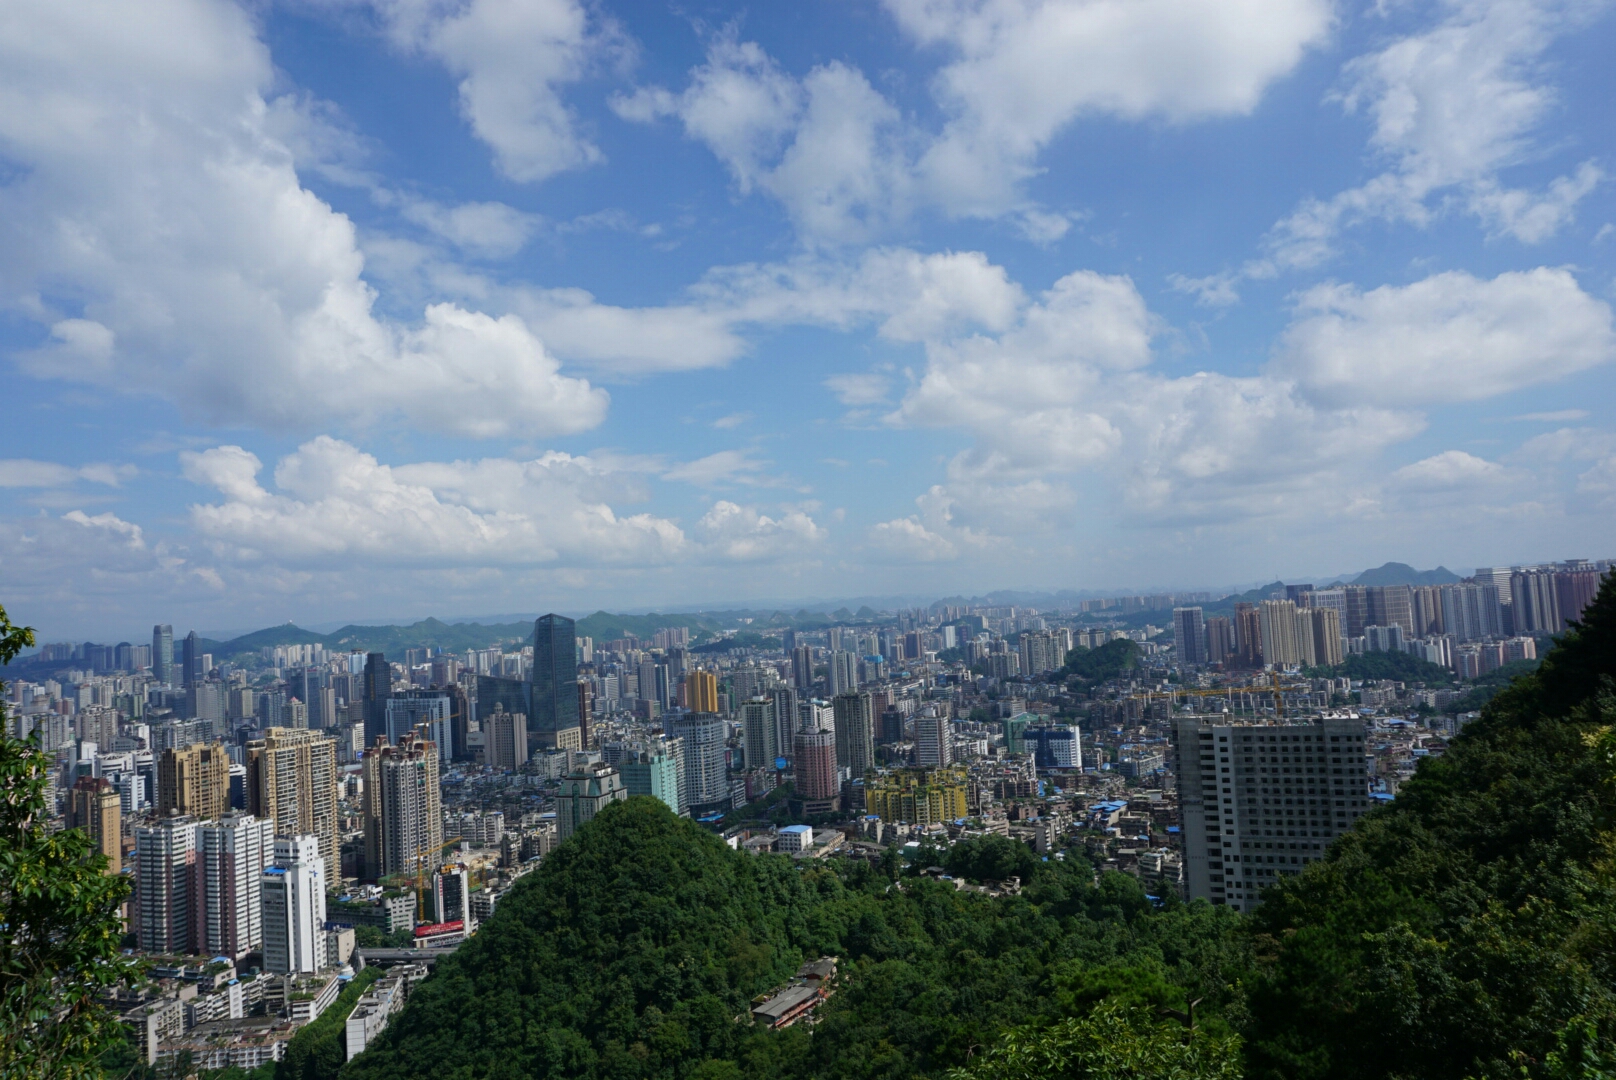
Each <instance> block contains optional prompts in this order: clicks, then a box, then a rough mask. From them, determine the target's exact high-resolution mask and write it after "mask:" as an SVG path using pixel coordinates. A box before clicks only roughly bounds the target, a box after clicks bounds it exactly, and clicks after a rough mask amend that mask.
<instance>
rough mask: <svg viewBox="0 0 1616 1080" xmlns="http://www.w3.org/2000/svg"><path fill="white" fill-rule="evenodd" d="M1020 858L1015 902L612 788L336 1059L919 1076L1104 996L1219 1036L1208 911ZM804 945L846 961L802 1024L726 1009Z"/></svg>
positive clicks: (1213, 930) (404, 1065)
mask: <svg viewBox="0 0 1616 1080" xmlns="http://www.w3.org/2000/svg"><path fill="white" fill-rule="evenodd" d="M991 843H996V844H1006V845H1008V844H1010V843H1011V842H1010V841H1007V840H994V841H992V842H991ZM979 854H982V857H983V859H984V862H983V865H985V866H987V865H994V862H995V860H994V859H993V858H992V856H991V853H979ZM1039 866H1040V869H1039V871H1038V872H1037V873H1036V875H1035V884H1034V885H1033V886H1032V887H1031V888H1030V889H1029V890H1028V891H1027V892H1026V893H1024V894H1023V895H1022V896H1021V897H1013V898H1004V899H990V898H988V897H986V896H983V895H981V894H974V893H968V892H958V891H956V890H955V888H954V886H953V884H952V883H951V882H935V881H929V880H920V879H917V878H905V879H903V883H902V886H901V887H895V886H894V883H893V881H892V879H891V877H889V876H886V875H884V874H882V873H880V872H878V871H875V870H872V869H871V868H870V867H868V866H867V865H865V864H860V863H847V864H842V865H841V866H840V867H835V866H828V865H825V864H810V865H807V866H804V865H802V864H799V863H794V862H792V861H791V860H789V859H787V858H785V857H783V856H764V857H756V856H751V855H745V854H740V853H737V852H734V851H731V850H729V849H728V848H726V847H725V846H724V845H723V844H722V843H720V842H719V841H718V840H717V839H716V838H715V837H713V836H712V835H710V834H708V833H704V832H703V831H701V830H700V829H699V828H698V827H697V826H695V825H693V824H692V823H691V822H689V821H685V820H680V819H678V818H675V817H674V816H673V815H672V814H671V813H669V812H668V811H667V810H666V809H665V808H664V807H663V806H662V804H660V803H658V802H655V801H652V800H649V799H631V800H629V801H628V802H626V803H620V804H616V805H614V806H612V807H610V808H609V809H608V810H607V811H606V812H604V813H603V814H602V815H601V816H600V817H599V818H597V819H596V820H595V821H594V822H593V823H592V824H591V825H590V826H589V827H587V828H586V829H584V830H583V831H582V832H581V833H580V834H579V835H578V836H577V837H575V838H574V839H573V840H571V841H569V842H568V843H567V844H564V845H563V846H562V847H561V848H560V849H558V850H557V851H556V852H555V853H554V854H553V855H552V856H551V857H550V858H549V860H548V861H547V862H546V863H545V865H544V866H543V867H542V868H541V869H540V870H539V871H538V872H537V873H535V874H533V875H531V876H529V877H528V878H525V879H523V881H521V882H520V883H518V885H517V886H516V888H515V889H514V890H513V892H512V893H511V895H510V896H509V897H508V898H507V899H506V901H505V902H504V903H502V904H501V906H500V908H499V910H498V912H497V913H496V915H495V917H494V918H493V919H492V920H491V921H490V922H489V924H488V925H487V926H486V927H484V928H483V930H482V931H480V932H479V933H478V934H477V936H476V937H475V938H473V939H472V940H471V941H470V942H468V943H467V944H466V945H465V946H463V947H462V948H461V950H460V952H459V953H458V954H457V955H456V956H455V957H453V958H452V959H446V960H444V961H441V962H440V963H439V966H438V971H437V973H436V974H435V975H434V976H433V977H432V978H431V979H430V980H428V981H427V982H426V983H425V984H423V985H422V987H421V989H420V991H419V992H418V993H417V994H416V995H415V996H414V997H413V998H412V999H411V1001H410V1003H409V1005H408V1007H407V1008H406V1010H405V1012H404V1013H403V1014H401V1016H400V1017H399V1018H398V1019H397V1020H395V1021H394V1023H393V1025H392V1026H391V1027H390V1028H389V1029H388V1031H387V1032H386V1033H385V1035H384V1036H383V1038H382V1039H381V1040H380V1042H379V1044H378V1045H376V1046H375V1047H374V1048H372V1049H371V1050H368V1051H366V1053H364V1054H363V1055H361V1056H360V1057H359V1058H357V1059H356V1060H355V1061H354V1062H352V1063H351V1064H350V1065H349V1066H348V1067H347V1068H346V1069H345V1070H344V1072H343V1077H344V1080H361V1078H363V1080H372V1078H374V1080H381V1078H404V1077H422V1078H426V1077H431V1078H434V1080H438V1078H457V1077H466V1078H470V1077H524V1078H527V1077H531V1078H534V1080H540V1078H556V1080H560V1078H562V1077H567V1078H576V1080H590V1078H607V1077H610V1078H614V1080H615V1078H625V1080H626V1078H641V1077H645V1078H653V1077H655V1078H661V1077H667V1078H683V1077H701V1078H706V1080H713V1078H735V1080H739V1078H742V1077H748V1078H750V1077H756V1078H758V1080H765V1078H767V1080H776V1078H782V1077H804V1078H806V1077H825V1078H827V1080H829V1078H843V1077H906V1076H917V1075H937V1074H940V1073H941V1072H942V1071H943V1070H944V1069H946V1068H947V1067H949V1066H954V1065H960V1064H964V1063H965V1062H966V1061H967V1060H968V1059H969V1058H970V1057H971V1056H972V1054H973V1053H980V1052H981V1051H982V1050H983V1049H984V1048H985V1047H987V1046H988V1045H990V1044H991V1043H993V1042H994V1040H995V1039H996V1038H997V1037H998V1036H999V1035H1000V1034H1001V1033H1002V1032H1003V1031H1005V1030H1007V1029H1008V1028H1010V1027H1013V1026H1017V1025H1026V1024H1029V1023H1037V1022H1039V1021H1041V1020H1045V1019H1049V1018H1052V1017H1056V1016H1061V1015H1070V1014H1072V1013H1073V1012H1074V1011H1085V1010H1087V1009H1088V1008H1089V1007H1090V1006H1091V1005H1092V1004H1093V1003H1095V1002H1097V1001H1101V1000H1105V999H1107V998H1114V999H1116V1001H1118V1002H1120V1003H1121V1004H1122V1005H1123V1006H1125V1007H1131V1008H1132V1009H1133V1012H1135V1013H1137V1014H1140V1015H1142V1016H1144V1017H1146V1018H1147V1019H1146V1022H1147V1023H1148V1024H1149V1025H1151V1026H1158V1025H1160V1024H1162V1023H1163V1022H1164V1021H1162V1020H1161V1018H1160V1017H1158V1016H1157V1015H1156V1014H1155V1013H1154V1012H1153V1011H1151V1010H1153V1009H1154V1007H1156V1006H1157V1005H1170V1006H1177V1007H1179V1008H1182V1007H1183V1005H1184V1004H1185V1002H1186V1000H1187V999H1188V998H1193V997H1202V998H1205V999H1206V1003H1205V1005H1203V1007H1202V1008H1203V1010H1204V1015H1208V1016H1211V1017H1212V1023H1213V1025H1214V1028H1215V1029H1216V1030H1221V1031H1224V1032H1226V1031H1227V1026H1226V1025H1222V1024H1221V1021H1219V1020H1218V1018H1217V1017H1218V1013H1219V1010H1220V1009H1221V1008H1222V1006H1223V1005H1224V1004H1225V1003H1226V1002H1227V1001H1228V1000H1229V999H1230V994H1231V987H1230V986H1229V984H1228V983H1227V981H1226V979H1227V973H1228V972H1231V971H1235V970H1238V969H1239V968H1240V967H1241V949H1242V947H1243V946H1242V945H1241V943H1240V941H1239V940H1238V938H1237V936H1236V935H1235V933H1234V928H1235V925H1236V919H1235V917H1234V916H1233V915H1232V914H1231V913H1229V912H1227V911H1216V910H1213V909H1212V908H1210V907H1207V906H1205V905H1201V906H1198V907H1196V908H1194V909H1190V908H1186V907H1184V906H1182V905H1176V904H1175V905H1172V906H1171V907H1170V908H1169V909H1168V910H1165V911H1157V910H1155V909H1154V907H1153V906H1152V904H1151V902H1150V901H1149V900H1147V899H1146V898H1145V896H1144V894H1143V892H1142V891H1141V890H1140V889H1139V887H1138V885H1137V884H1136V883H1135V882H1134V881H1133V880H1132V879H1131V878H1125V877H1121V876H1119V875H1110V876H1108V877H1107V879H1106V880H1105V881H1104V882H1103V883H1102V884H1101V886H1100V887H1098V888H1095V887H1093V886H1092V885H1091V883H1090V882H1091V880H1092V875H1091V873H1090V871H1089V870H1088V869H1087V867H1086V866H1085V867H1082V868H1081V869H1079V868H1077V867H1074V866H1066V865H1063V864H1058V863H1053V864H1039ZM967 869H968V868H967ZM822 954H830V955H836V956H839V957H841V958H842V972H843V975H844V978H845V980H846V982H845V986H844V987H843V989H842V990H841V991H840V992H839V993H837V994H836V995H835V996H834V997H833V998H832V999H831V1001H830V1002H829V1003H828V1004H827V1006H826V1007H825V1008H824V1009H823V1022H822V1023H820V1024H818V1025H815V1026H812V1027H809V1026H801V1025H799V1026H797V1027H794V1028H790V1029H788V1030H785V1031H781V1032H773V1033H770V1032H764V1031H761V1030H758V1029H755V1028H753V1027H752V1026H751V1024H750V1023H749V1022H741V1023H737V1021H736V1018H737V1017H745V1015H746V1013H747V1010H748V1002H749V1000H750V999H751V998H752V997H753V996H754V995H756V994H758V993H760V992H762V991H764V990H767V989H769V988H771V987H773V986H775V985H777V984H778V983H779V982H780V981H782V980H783V979H784V978H786V977H788V976H789V975H790V974H791V973H792V972H793V971H795V969H796V967H797V965H798V964H799V963H800V962H801V961H802V960H803V959H805V958H812V957H817V956H819V955H822ZM1166 1023H1167V1024H1169V1025H1171V1024H1172V1023H1173V1022H1172V1021H1166ZM1175 1030H1176V1029H1175ZM1173 1038H1174V1041H1175V1044H1176V1035H1175V1036H1174V1037H1173Z"/></svg>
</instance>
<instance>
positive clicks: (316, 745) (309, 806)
mask: <svg viewBox="0 0 1616 1080" xmlns="http://www.w3.org/2000/svg"><path fill="white" fill-rule="evenodd" d="M247 809H248V810H249V811H251V812H252V814H253V815H254V816H255V817H260V818H263V819H265V820H267V821H269V822H270V823H271V824H273V826H274V830H275V835H276V836H315V837H317V838H318V839H319V842H320V858H321V860H322V861H323V862H324V863H325V880H326V881H328V882H331V883H333V884H335V883H336V882H339V881H341V880H342V849H341V846H340V844H339V842H338V838H337V829H338V824H339V823H338V820H337V743H336V740H335V739H332V738H330V737H329V736H326V735H323V734H321V733H320V732H318V731H311V730H309V729H307V728H284V727H272V728H270V729H268V730H267V731H265V732H264V737H263V738H262V739H256V740H254V741H253V742H250V743H248V744H247Z"/></svg>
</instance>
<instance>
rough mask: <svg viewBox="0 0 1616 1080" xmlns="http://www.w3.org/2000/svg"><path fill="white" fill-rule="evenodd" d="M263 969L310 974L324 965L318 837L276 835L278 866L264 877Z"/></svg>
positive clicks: (322, 861)
mask: <svg viewBox="0 0 1616 1080" xmlns="http://www.w3.org/2000/svg"><path fill="white" fill-rule="evenodd" d="M259 880H260V883H261V884H260V890H261V893H262V895H263V905H264V970H266V971H272V972H275V973H277V974H299V975H301V974H312V973H314V972H316V971H319V970H320V969H321V968H323V967H325V966H326V956H325V859H324V858H323V857H322V855H321V852H320V838H319V837H317V836H279V837H276V838H275V865H273V866H270V867H267V868H265V870H264V872H263V874H262V875H261V876H260V879H259Z"/></svg>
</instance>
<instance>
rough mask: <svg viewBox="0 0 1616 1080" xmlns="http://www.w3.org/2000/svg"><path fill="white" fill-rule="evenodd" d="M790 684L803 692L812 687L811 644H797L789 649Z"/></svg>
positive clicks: (812, 662)
mask: <svg viewBox="0 0 1616 1080" xmlns="http://www.w3.org/2000/svg"><path fill="white" fill-rule="evenodd" d="M791 684H792V685H793V686H795V687H796V688H797V689H798V690H801V691H803V692H805V693H806V692H807V691H809V690H812V689H813V688H814V649H813V646H812V645H798V646H797V647H796V648H795V649H792V650H791Z"/></svg>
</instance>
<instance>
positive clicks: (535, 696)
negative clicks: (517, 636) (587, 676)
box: [527, 615, 579, 746]
mask: <svg viewBox="0 0 1616 1080" xmlns="http://www.w3.org/2000/svg"><path fill="white" fill-rule="evenodd" d="M577 642H578V638H577V632H576V630H575V628H574V625H573V621H572V620H571V619H568V618H565V617H564V616H561V615H541V616H539V618H538V619H537V620H535V621H534V623H533V678H532V683H531V690H530V691H529V698H530V703H529V710H528V715H527V730H528V733H529V735H530V738H529V739H528V743H529V745H534V746H555V745H556V744H557V735H558V733H560V732H564V731H567V730H568V729H569V728H570V729H573V730H574V731H576V730H577V728H578V727H579V719H578V644H577Z"/></svg>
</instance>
